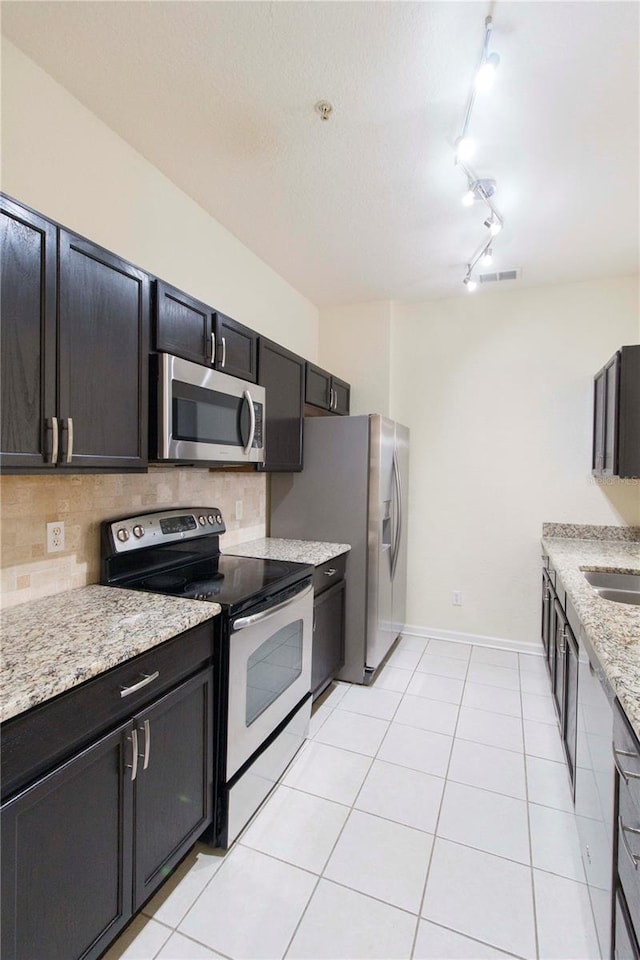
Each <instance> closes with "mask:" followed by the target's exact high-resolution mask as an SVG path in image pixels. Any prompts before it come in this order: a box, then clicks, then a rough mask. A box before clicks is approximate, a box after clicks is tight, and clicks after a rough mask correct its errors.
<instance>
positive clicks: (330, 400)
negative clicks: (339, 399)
mask: <svg viewBox="0 0 640 960" xmlns="http://www.w3.org/2000/svg"><path fill="white" fill-rule="evenodd" d="M329 410H333V387H330V388H329Z"/></svg>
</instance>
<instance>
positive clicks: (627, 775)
mask: <svg viewBox="0 0 640 960" xmlns="http://www.w3.org/2000/svg"><path fill="white" fill-rule="evenodd" d="M611 750H612V751H613V762H614V764H615V766H616V770H617V771H618V773H619V774H620V776H621V777H622V779H623V780H624V782H625V783H629V780H640V773H632V772H631V770H625V769H624V768H623V767H621V766H620V764H619V763H618V757H637V756H638V754H637V753H634V752H633V750H619V749H618V748H617V747H616V745H615V743H613V742H612V743H611Z"/></svg>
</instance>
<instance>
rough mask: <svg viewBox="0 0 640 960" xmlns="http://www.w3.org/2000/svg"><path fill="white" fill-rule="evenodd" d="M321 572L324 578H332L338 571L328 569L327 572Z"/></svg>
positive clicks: (332, 568)
mask: <svg viewBox="0 0 640 960" xmlns="http://www.w3.org/2000/svg"><path fill="white" fill-rule="evenodd" d="M322 572H323V574H324V575H325V577H332V576H333V575H334V574H335V573H337V572H338V571H337V570H336V568H335V567H329V569H328V570H323V571H322Z"/></svg>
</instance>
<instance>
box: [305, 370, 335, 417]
mask: <svg viewBox="0 0 640 960" xmlns="http://www.w3.org/2000/svg"><path fill="white" fill-rule="evenodd" d="M304 399H305V403H310V404H312V406H314V407H322V409H323V410H328V409H329V406H330V400H331V374H330V373H327V371H326V370H321V369H320V367H316V366H315V364H313V363H309V362H307V372H306V385H305V394H304Z"/></svg>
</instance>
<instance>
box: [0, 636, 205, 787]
mask: <svg viewBox="0 0 640 960" xmlns="http://www.w3.org/2000/svg"><path fill="white" fill-rule="evenodd" d="M212 655H213V624H212V623H211V622H207V623H203V624H200V625H198V626H197V627H193V628H192V629H191V630H187V631H186V632H185V633H181V634H180V635H179V636H177V637H174V638H173V639H171V640H167V641H165V642H164V643H161V644H159V645H158V646H157V647H153V648H152V649H151V650H148V651H146V652H145V653H142V654H140V655H139V656H137V657H134V658H133V659H131V660H127V661H126V663H123V664H121V665H120V666H117V667H114V668H113V669H112V670H108V671H107V672H106V673H103V674H100V675H99V676H97V677H94V678H93V679H92V680H88V681H87V682H86V683H83V684H81V685H80V686H78V687H74V688H73V689H72V690H69V691H68V692H67V693H63V694H61V695H60V696H59V697H56V698H54V699H53V700H48V701H46V702H45V703H43V704H41V705H39V706H37V707H34V708H33V709H32V710H29V711H27V712H26V713H24V714H21V715H20V716H18V717H15V718H13V719H11V720H8V721H7V722H6V723H4V724H3V725H2V773H3V776H2V796H3V798H4V797H7V796H9V795H10V794H12V793H14V792H15V791H16V790H18V789H20V788H21V787H23V786H25V785H26V784H27V783H28V782H29V781H31V780H34V779H35V777H36V776H39V775H41V774H43V773H45V772H46V771H47V770H49V769H51V768H52V767H53V765H54V764H56V763H59V762H60V761H61V760H64V759H65V757H68V756H70V755H71V754H72V753H74V752H75V751H77V750H78V749H80V748H81V747H82V746H84V745H85V744H87V743H89V742H90V741H91V740H93V739H95V738H96V737H97V736H98V735H100V734H102V733H104V732H106V731H107V730H108V729H109V728H110V727H111V726H113V725H114V724H116V723H118V722H119V721H120V720H123V719H124V718H126V717H128V716H131V714H132V713H133V712H134V711H136V710H138V709H140V708H141V707H144V706H146V704H148V703H150V702H151V701H152V700H154V699H156V698H157V696H158V695H159V694H160V693H163V692H164V691H165V690H168V689H169V687H171V686H173V685H175V683H176V682H178V681H179V680H182V679H184V678H186V677H188V676H189V675H190V674H192V673H194V672H195V671H196V670H197V669H198V668H199V667H200V666H202V665H203V664H205V663H207V662H209V661H210V660H211V658H212ZM156 672H157V673H158V677H157V678H156V679H155V680H153V681H152V682H150V683H148V684H146V685H144V686H142V687H141V688H140V689H139V690H137V691H134V692H133V693H131V694H129V695H128V696H124V697H123V696H121V693H122V690H123V689H125V688H129V687H132V686H135V685H136V684H137V683H139V682H140V680H142V679H144V677H145V676H153V674H154V673H156Z"/></svg>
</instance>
